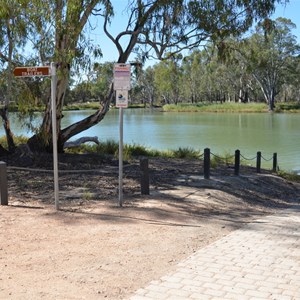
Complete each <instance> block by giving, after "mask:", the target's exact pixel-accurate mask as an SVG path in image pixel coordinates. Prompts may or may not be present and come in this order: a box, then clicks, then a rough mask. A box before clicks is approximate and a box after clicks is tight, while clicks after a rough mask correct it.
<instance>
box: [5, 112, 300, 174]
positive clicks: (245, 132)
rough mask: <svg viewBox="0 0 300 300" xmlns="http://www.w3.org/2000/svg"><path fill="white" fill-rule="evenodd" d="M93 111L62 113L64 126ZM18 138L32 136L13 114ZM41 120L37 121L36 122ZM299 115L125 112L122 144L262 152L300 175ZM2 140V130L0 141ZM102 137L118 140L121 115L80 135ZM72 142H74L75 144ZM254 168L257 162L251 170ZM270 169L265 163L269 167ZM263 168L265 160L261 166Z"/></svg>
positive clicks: (250, 153)
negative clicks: (299, 172) (274, 157)
mask: <svg viewBox="0 0 300 300" xmlns="http://www.w3.org/2000/svg"><path fill="white" fill-rule="evenodd" d="M90 113H91V111H67V112H64V118H63V123H62V126H63V127H65V126H67V125H69V124H71V123H73V122H76V121H79V120H81V119H83V118H84V117H86V116H88V115H89V114H90ZM10 117H11V127H12V129H13V132H14V134H16V135H21V134H23V135H31V132H30V131H29V132H28V131H26V129H25V128H22V127H21V124H20V122H19V120H18V119H17V117H16V115H14V114H10ZM39 120H40V118H39V117H37V118H36V119H35V122H38V121H39ZM299 129H300V115H299V114H268V113H182V112H181V113H174V112H172V113H164V112H160V111H157V110H150V109H146V110H144V109H124V143H127V144H139V145H143V146H145V147H148V148H151V149H158V150H168V149H178V148H179V147H182V148H187V147H189V148H194V149H196V150H203V149H204V148H206V147H208V148H210V149H211V151H212V152H213V153H216V154H219V155H220V156H222V155H224V154H225V153H230V154H234V151H235V150H236V149H239V150H240V151H241V154H242V155H243V156H244V157H246V158H253V157H255V156H256V153H257V151H261V152H262V155H263V157H264V158H265V159H269V158H271V157H272V155H273V153H274V152H276V153H277V155H278V164H279V167H280V168H281V169H285V170H300V151H299V148H300V130H299ZM2 135H4V131H3V129H2V128H1V130H0V136H2ZM80 136H98V137H99V140H100V141H106V140H115V141H118V139H119V112H118V110H111V111H110V112H109V113H108V114H107V116H106V117H105V118H104V120H103V121H102V122H100V123H99V124H98V125H97V126H94V127H92V128H90V129H89V130H87V131H85V132H83V133H81V134H79V135H77V136H76V137H74V138H78V137H80ZM74 138H73V139H74ZM250 163H251V164H252V165H255V161H249V164H250ZM265 164H267V163H265ZM263 167H264V160H263Z"/></svg>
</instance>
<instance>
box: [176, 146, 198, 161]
mask: <svg viewBox="0 0 300 300" xmlns="http://www.w3.org/2000/svg"><path fill="white" fill-rule="evenodd" d="M172 152H173V153H172V157H174V158H187V159H192V158H200V156H201V153H200V151H197V150H194V149H192V148H190V147H187V148H181V147H179V148H178V149H177V150H173V151H172Z"/></svg>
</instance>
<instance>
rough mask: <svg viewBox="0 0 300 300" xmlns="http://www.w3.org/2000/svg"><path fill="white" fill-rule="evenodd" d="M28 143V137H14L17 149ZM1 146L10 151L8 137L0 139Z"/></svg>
mask: <svg viewBox="0 0 300 300" xmlns="http://www.w3.org/2000/svg"><path fill="white" fill-rule="evenodd" d="M27 141H28V137H26V136H24V135H15V136H14V142H15V145H16V146H17V147H18V146H19V145H21V144H26V143H27ZM0 145H1V146H2V147H4V148H5V149H8V145H7V139H6V136H1V137H0Z"/></svg>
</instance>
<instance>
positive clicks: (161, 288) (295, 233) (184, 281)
mask: <svg viewBox="0 0 300 300" xmlns="http://www.w3.org/2000/svg"><path fill="white" fill-rule="evenodd" d="M130 299H131V300H146V299H172V300H175V299H178V300H179V299H201V300H202V299H239V300H240V299H247V300H250V299H251V300H252V299H278V300H284V299H289V300H292V299H293V300H296V299H300V206H294V207H293V208H291V209H287V210H283V211H282V212H280V213H277V214H274V215H271V216H267V217H264V218H262V219H260V220H256V221H255V222H253V223H250V224H248V225H247V226H245V227H244V228H242V229H240V230H236V231H234V232H232V233H231V234H229V235H228V236H226V237H224V238H222V239H220V240H218V241H216V242H215V243H213V244H210V245H209V246H207V247H205V248H203V249H201V250H199V251H197V252H196V253H194V254H193V255H192V256H190V257H188V258H187V259H186V260H184V261H182V262H180V263H179V264H178V265H177V269H176V271H175V272H174V273H172V274H168V275H166V276H164V277H162V278H160V279H159V280H156V281H152V282H151V283H150V284H149V285H148V286H147V287H145V288H143V289H139V290H138V291H136V293H135V294H134V295H132V296H131V298H130Z"/></svg>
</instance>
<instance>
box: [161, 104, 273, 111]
mask: <svg viewBox="0 0 300 300" xmlns="http://www.w3.org/2000/svg"><path fill="white" fill-rule="evenodd" d="M163 110H164V111H169V112H245V113H250V112H256V113H257V112H267V111H268V107H267V105H266V104H264V103H234V102H226V103H217V104H211V103H197V104H189V103H180V104H177V105H175V104H167V105H164V106H163Z"/></svg>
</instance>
